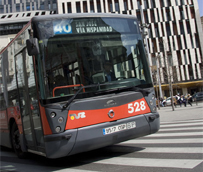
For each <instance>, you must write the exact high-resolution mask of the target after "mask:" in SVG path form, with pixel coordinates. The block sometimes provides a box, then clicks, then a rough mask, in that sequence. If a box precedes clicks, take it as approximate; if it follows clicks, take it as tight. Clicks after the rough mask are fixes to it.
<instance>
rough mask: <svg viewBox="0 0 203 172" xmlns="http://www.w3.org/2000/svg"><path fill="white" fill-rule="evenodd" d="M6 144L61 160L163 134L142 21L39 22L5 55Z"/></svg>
mask: <svg viewBox="0 0 203 172" xmlns="http://www.w3.org/2000/svg"><path fill="white" fill-rule="evenodd" d="M0 60H1V62H0V63H1V64H0V65H1V67H0V69H1V71H0V81H1V86H0V102H1V108H0V124H1V125H0V135H1V140H0V143H1V145H2V146H7V147H10V148H13V149H14V151H15V152H16V154H17V155H18V157H19V158H23V157H24V156H25V154H26V153H27V152H31V153H35V154H38V155H42V156H45V157H47V158H59V157H64V156H68V155H73V154H76V153H80V152H85V151H89V150H93V149H97V148H101V147H104V146H108V145H112V144H116V143H119V142H123V141H126V140H129V139H133V138H137V137H142V136H145V135H148V134H152V133H155V132H157V131H158V130H159V125H160V120H159V114H158V113H157V111H156V102H155V93H154V88H153V83H152V79H151V75H150V69H149V65H148V62H147V57H146V52H145V49H144V45H143V40H142V36H141V34H140V30H139V24H138V21H137V20H136V18H135V17H134V16H129V15H119V14H63V15H50V16H40V17H34V18H32V19H31V21H30V22H29V23H28V24H27V25H26V26H25V27H24V28H23V29H22V30H21V31H20V32H19V33H18V34H17V35H16V37H15V38H14V39H13V40H12V41H11V42H10V43H9V44H8V46H6V47H5V48H4V49H3V50H2V51H1V52H0Z"/></svg>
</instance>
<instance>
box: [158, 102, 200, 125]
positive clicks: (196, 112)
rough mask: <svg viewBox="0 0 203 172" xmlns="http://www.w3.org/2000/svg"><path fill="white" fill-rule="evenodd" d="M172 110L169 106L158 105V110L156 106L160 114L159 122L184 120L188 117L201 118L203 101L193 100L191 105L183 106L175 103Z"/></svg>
mask: <svg viewBox="0 0 203 172" xmlns="http://www.w3.org/2000/svg"><path fill="white" fill-rule="evenodd" d="M174 109H175V110H174V111H172V107H171V106H167V107H160V110H159V109H158V108H157V111H158V113H159V114H160V119H161V122H168V121H185V120H190V119H203V102H198V104H197V105H196V103H195V102H194V103H193V104H192V106H190V105H189V104H187V106H186V107H185V106H184V105H182V106H181V107H180V105H177V106H176V108H175V107H174Z"/></svg>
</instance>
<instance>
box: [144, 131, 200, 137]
mask: <svg viewBox="0 0 203 172" xmlns="http://www.w3.org/2000/svg"><path fill="white" fill-rule="evenodd" d="M177 136H203V132H202V131H200V132H183V133H182V132H181V133H155V134H152V135H148V136H145V138H149V137H177Z"/></svg>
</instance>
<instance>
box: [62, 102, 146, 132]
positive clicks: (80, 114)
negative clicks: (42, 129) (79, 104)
mask: <svg viewBox="0 0 203 172" xmlns="http://www.w3.org/2000/svg"><path fill="white" fill-rule="evenodd" d="M149 112H150V108H149V106H148V104H147V102H146V101H145V99H144V98H142V99H139V100H136V101H133V102H130V103H128V104H124V105H121V106H117V107H109V108H105V109H95V110H70V111H69V113H68V120H67V122H66V127H65V129H66V130H68V129H74V128H80V127H85V126H89V125H94V124H99V123H103V122H109V121H115V120H119V119H123V118H128V117H132V116H136V115H141V114H145V113H149ZM109 113H110V114H109ZM109 115H110V116H109ZM111 117H112V118H111Z"/></svg>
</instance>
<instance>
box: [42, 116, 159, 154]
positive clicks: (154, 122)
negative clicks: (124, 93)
mask: <svg viewBox="0 0 203 172" xmlns="http://www.w3.org/2000/svg"><path fill="white" fill-rule="evenodd" d="M130 122H133V123H134V122H135V124H136V127H134V128H131V129H125V130H121V131H117V132H112V133H111V134H106V133H104V129H106V128H112V127H114V126H119V125H121V124H128V123H130ZM159 126H160V119H159V114H158V113H148V114H144V115H138V116H133V117H130V118H125V119H120V120H117V121H113V122H106V123H101V124H96V125H91V126H87V127H82V128H78V129H71V130H67V131H65V132H63V133H60V134H53V135H49V136H45V138H44V140H45V148H46V157H47V158H60V157H64V156H68V155H73V154H77V153H81V152H86V151H90V150H94V149H98V148H102V147H105V146H109V145H112V144H116V143H120V142H123V141H126V140H130V139H134V138H138V137H142V136H145V135H149V134H152V133H155V132H157V131H158V130H159Z"/></svg>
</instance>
